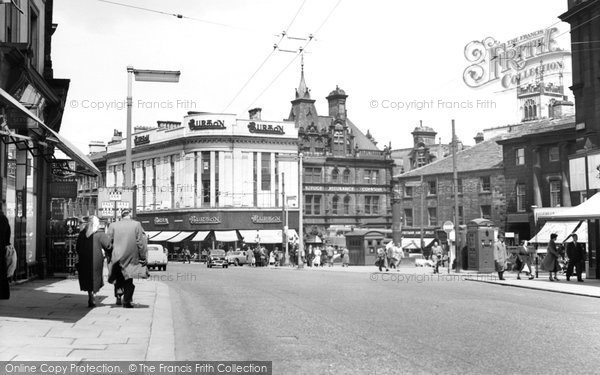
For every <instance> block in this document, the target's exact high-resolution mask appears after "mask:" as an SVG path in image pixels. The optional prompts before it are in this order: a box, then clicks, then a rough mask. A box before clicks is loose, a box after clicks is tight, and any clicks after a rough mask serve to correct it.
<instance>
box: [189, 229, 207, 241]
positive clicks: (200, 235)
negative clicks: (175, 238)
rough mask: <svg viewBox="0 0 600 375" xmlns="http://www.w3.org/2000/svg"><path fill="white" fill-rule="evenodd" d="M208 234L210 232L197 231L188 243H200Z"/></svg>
mask: <svg viewBox="0 0 600 375" xmlns="http://www.w3.org/2000/svg"><path fill="white" fill-rule="evenodd" d="M209 233H210V231H207V230H204V231H203V230H201V231H198V232H196V235H195V236H194V238H192V239H191V240H190V241H192V242H202V241H204V240H205V239H206V236H208V234H209Z"/></svg>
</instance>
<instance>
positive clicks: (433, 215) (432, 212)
mask: <svg viewBox="0 0 600 375" xmlns="http://www.w3.org/2000/svg"><path fill="white" fill-rule="evenodd" d="M427 215H428V216H429V225H430V226H432V227H435V226H437V225H438V224H437V208H436V207H429V208H427Z"/></svg>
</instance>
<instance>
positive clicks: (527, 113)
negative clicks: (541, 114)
mask: <svg viewBox="0 0 600 375" xmlns="http://www.w3.org/2000/svg"><path fill="white" fill-rule="evenodd" d="M535 119H537V105H536V104H535V102H534V101H533V100H532V99H528V100H527V101H526V102H525V105H524V106H523V120H524V121H529V120H535Z"/></svg>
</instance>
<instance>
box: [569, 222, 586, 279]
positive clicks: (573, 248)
mask: <svg viewBox="0 0 600 375" xmlns="http://www.w3.org/2000/svg"><path fill="white" fill-rule="evenodd" d="M571 238H572V239H573V240H572V241H571V242H569V243H568V244H567V257H569V264H568V265H567V281H570V280H571V275H572V274H573V268H575V274H576V275H577V281H578V282H580V283H582V282H583V278H582V277H581V274H582V273H583V267H584V265H585V249H584V248H583V244H581V243H579V242H577V239H578V237H577V235H576V234H572V235H571Z"/></svg>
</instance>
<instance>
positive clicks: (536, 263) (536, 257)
mask: <svg viewBox="0 0 600 375" xmlns="http://www.w3.org/2000/svg"><path fill="white" fill-rule="evenodd" d="M539 264H540V258H539V257H538V256H537V255H536V256H535V278H536V279H537V278H538V277H539V274H538V270H539V269H540V267H539Z"/></svg>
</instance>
